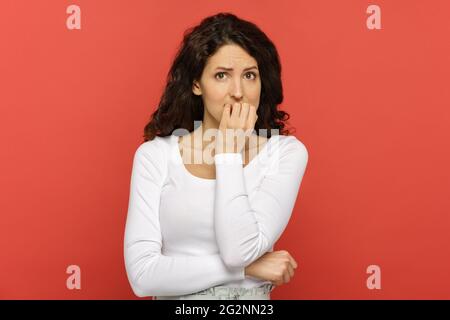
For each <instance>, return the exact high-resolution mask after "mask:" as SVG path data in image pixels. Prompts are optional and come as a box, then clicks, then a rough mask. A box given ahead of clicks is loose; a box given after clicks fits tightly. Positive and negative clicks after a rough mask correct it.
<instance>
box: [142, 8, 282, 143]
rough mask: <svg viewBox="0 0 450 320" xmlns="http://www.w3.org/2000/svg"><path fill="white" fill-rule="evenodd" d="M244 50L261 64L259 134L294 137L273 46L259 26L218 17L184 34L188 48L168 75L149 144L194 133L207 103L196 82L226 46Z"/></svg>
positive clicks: (149, 129)
mask: <svg viewBox="0 0 450 320" xmlns="http://www.w3.org/2000/svg"><path fill="white" fill-rule="evenodd" d="M226 44H235V45H239V46H240V47H241V48H242V49H244V50H245V51H246V52H247V53H248V54H249V55H251V56H252V57H253V58H254V59H255V60H256V61H257V63H258V68H259V72H260V75H261V96H260V104H259V107H258V109H257V114H258V120H257V121H256V123H255V130H256V132H257V133H258V132H259V130H260V129H266V130H267V137H268V138H270V136H271V129H278V130H279V131H278V132H279V134H281V135H289V134H290V132H289V131H288V130H287V129H285V122H286V121H287V120H288V119H289V118H290V116H289V114H288V113H287V112H285V111H281V110H277V106H278V105H279V104H281V103H282V102H283V87H282V83H281V64H280V59H279V56H278V52H277V50H276V48H275V45H274V44H273V43H272V41H271V40H270V39H269V38H268V37H267V36H266V34H265V33H264V32H263V31H261V30H260V29H259V28H258V27H257V26H256V25H255V24H254V23H252V22H249V21H245V20H242V19H240V18H238V17H237V16H235V15H234V14H232V13H226V12H225V13H224V12H221V13H218V14H216V15H213V16H210V17H207V18H204V19H203V20H202V21H201V23H200V24H199V25H197V26H195V27H192V28H189V29H187V30H186V31H185V32H184V35H183V42H182V43H181V46H180V48H179V50H178V52H177V54H176V56H175V59H174V61H173V64H172V66H171V68H170V70H169V72H168V74H167V84H166V87H165V90H164V92H163V94H162V96H161V99H160V102H159V106H158V108H157V109H156V111H155V112H154V113H153V114H152V116H151V120H150V122H149V123H148V124H147V125H146V126H145V129H144V141H148V140H153V139H154V138H155V136H160V137H165V136H169V135H171V134H172V132H173V131H174V130H176V129H179V128H183V129H186V130H188V131H189V132H191V131H193V130H194V129H195V128H194V121H196V120H197V121H199V120H203V113H204V107H203V101H202V98H201V96H197V95H195V94H194V93H193V92H192V85H193V82H194V80H199V79H200V77H201V75H202V73H203V69H204V67H205V64H206V62H207V59H208V57H210V56H212V55H214V53H215V52H216V51H217V50H218V49H219V48H220V47H221V46H223V45H226Z"/></svg>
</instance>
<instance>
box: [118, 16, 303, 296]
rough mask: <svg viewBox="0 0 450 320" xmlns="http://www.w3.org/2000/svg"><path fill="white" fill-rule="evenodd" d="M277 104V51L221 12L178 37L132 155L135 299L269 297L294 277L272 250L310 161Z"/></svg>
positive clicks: (130, 243) (286, 260)
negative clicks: (164, 79)
mask: <svg viewBox="0 0 450 320" xmlns="http://www.w3.org/2000/svg"><path fill="white" fill-rule="evenodd" d="M282 100H283V93H282V84H281V65H280V62H279V57H278V53H277V50H276V48H275V46H274V44H273V43H272V41H270V39H269V38H268V37H267V36H266V35H265V34H264V33H263V32H262V31H261V30H260V29H259V28H258V27H257V26H256V25H254V24H253V23H251V22H248V21H245V20H242V19H240V18H238V17H236V16H235V15H233V14H230V13H219V14H217V15H214V16H211V17H207V18H205V19H204V20H203V21H202V22H201V23H200V24H199V25H198V26H196V27H194V28H192V29H190V30H188V32H186V33H185V35H184V39H183V43H182V45H181V47H180V49H179V51H178V53H177V55H176V57H175V59H174V62H173V65H172V67H171V69H170V71H169V74H168V79H167V85H166V88H165V91H164V93H163V95H162V97H161V100H160V103H159V106H158V108H157V110H156V111H155V112H154V113H153V115H152V118H151V119H150V122H149V123H148V124H147V126H146V127H145V130H144V140H145V141H144V143H142V144H141V145H140V146H139V147H138V148H137V150H136V153H135V155H134V161H133V168H132V175H131V184H130V199H129V208H128V215H127V221H126V227H125V239H124V255H125V266H126V271H127V276H128V279H129V281H130V284H131V287H132V289H133V292H134V293H135V294H136V295H137V296H139V297H145V296H153V297H154V298H155V299H270V292H271V290H272V289H273V287H274V286H276V285H281V284H283V283H288V282H289V281H290V279H291V278H292V277H293V276H294V269H296V268H297V263H296V261H295V260H294V259H293V257H292V256H291V255H290V254H289V253H288V252H287V251H285V250H281V251H275V252H274V251H273V246H274V244H275V242H276V241H277V240H278V239H279V237H280V236H281V234H282V233H283V231H284V229H285V228H286V226H287V224H288V222H289V219H290V216H291V214H292V209H293V207H294V204H295V200H296V198H297V194H298V191H299V187H300V184H301V181H302V178H303V175H304V172H305V169H306V164H307V161H308V152H307V150H306V148H305V146H304V145H303V143H302V142H300V141H299V140H298V139H297V138H296V137H295V136H292V135H289V132H288V131H287V130H286V129H285V121H286V120H287V119H289V115H288V114H287V113H286V112H283V111H281V110H278V109H277V108H278V105H279V104H281V102H282ZM196 124H199V125H198V126H197V127H196V126H195V125H196ZM255 131H256V134H255V133H254V132H255ZM180 133H184V134H180Z"/></svg>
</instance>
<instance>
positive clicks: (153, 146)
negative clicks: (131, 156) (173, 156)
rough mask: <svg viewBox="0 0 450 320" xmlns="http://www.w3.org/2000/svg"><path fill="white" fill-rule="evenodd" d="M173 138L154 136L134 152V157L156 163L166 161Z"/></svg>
mask: <svg viewBox="0 0 450 320" xmlns="http://www.w3.org/2000/svg"><path fill="white" fill-rule="evenodd" d="M172 139H173V136H172V135H170V136H166V137H159V136H155V137H154V138H153V139H152V140H148V141H145V142H143V143H141V144H140V145H139V146H138V147H137V149H136V152H135V156H144V157H146V158H151V159H153V160H156V161H167V155H168V154H169V151H170V146H171V143H172Z"/></svg>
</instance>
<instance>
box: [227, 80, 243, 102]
mask: <svg viewBox="0 0 450 320" xmlns="http://www.w3.org/2000/svg"><path fill="white" fill-rule="evenodd" d="M230 90H231V96H233V97H234V98H235V99H240V98H242V91H243V89H242V84H241V80H240V79H236V80H234V81H233V84H232V85H231V88H230Z"/></svg>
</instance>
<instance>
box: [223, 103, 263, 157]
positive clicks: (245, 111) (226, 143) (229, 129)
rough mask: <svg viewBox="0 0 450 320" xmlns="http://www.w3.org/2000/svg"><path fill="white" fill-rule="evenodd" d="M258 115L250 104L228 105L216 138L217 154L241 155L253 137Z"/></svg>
mask: <svg viewBox="0 0 450 320" xmlns="http://www.w3.org/2000/svg"><path fill="white" fill-rule="evenodd" d="M257 119H258V115H257V114H256V107H255V106H254V105H251V104H249V103H242V104H241V103H238V102H236V103H234V104H233V105H231V104H226V105H225V107H224V110H223V113H222V118H221V120H220V124H219V129H218V131H217V137H216V147H215V153H216V154H218V153H240V152H242V149H243V148H244V146H245V142H246V139H247V138H248V137H250V136H251V134H252V132H253V129H254V127H255V123H256V120H257Z"/></svg>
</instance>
